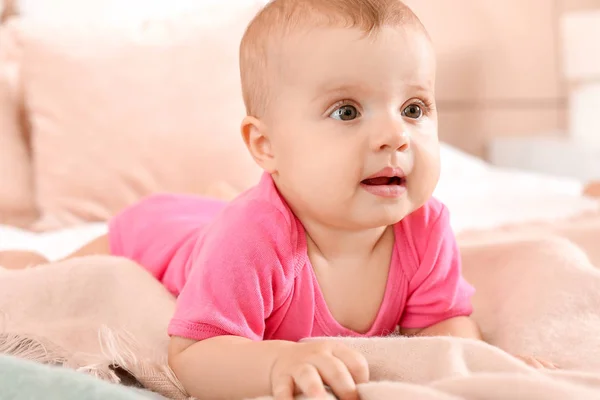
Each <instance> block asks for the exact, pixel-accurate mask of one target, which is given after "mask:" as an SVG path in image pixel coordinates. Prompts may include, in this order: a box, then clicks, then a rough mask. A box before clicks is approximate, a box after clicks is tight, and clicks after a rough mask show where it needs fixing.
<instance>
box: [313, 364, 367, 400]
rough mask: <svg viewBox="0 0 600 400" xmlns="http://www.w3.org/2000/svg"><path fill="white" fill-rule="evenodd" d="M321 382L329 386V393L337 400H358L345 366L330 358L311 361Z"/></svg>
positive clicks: (353, 384)
mask: <svg viewBox="0 0 600 400" xmlns="http://www.w3.org/2000/svg"><path fill="white" fill-rule="evenodd" d="M313 364H314V365H315V367H317V370H318V371H319V375H321V379H323V382H324V383H326V384H327V385H329V387H330V388H331V391H332V392H333V393H334V394H335V395H336V397H337V398H338V399H339V400H358V392H357V391H356V384H355V383H354V378H353V377H352V375H351V374H350V371H348V368H347V367H346V365H345V364H344V363H343V362H342V361H341V360H340V359H339V358H336V357H334V356H333V355H332V356H329V357H321V358H318V359H316V360H314V361H313Z"/></svg>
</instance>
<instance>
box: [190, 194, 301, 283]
mask: <svg viewBox="0 0 600 400" xmlns="http://www.w3.org/2000/svg"><path fill="white" fill-rule="evenodd" d="M300 250H301V236H300V231H299V229H298V226H297V221H296V219H295V218H294V215H293V213H292V212H291V210H290V209H289V208H288V207H287V206H286V204H285V203H284V202H283V201H282V200H281V199H280V198H279V197H278V196H277V193H273V192H272V191H270V190H268V188H266V190H265V188H257V189H256V190H250V191H248V192H246V193H244V194H243V195H241V196H239V197H238V198H236V199H234V200H233V201H231V202H230V203H229V204H228V205H227V206H226V207H225V208H224V209H223V210H222V212H220V213H219V214H218V215H217V216H216V217H215V219H214V220H213V221H212V222H211V223H210V225H209V226H208V227H207V229H205V230H204V232H203V233H202V235H201V239H200V242H199V243H198V245H197V246H196V251H197V252H199V253H201V254H202V255H203V256H204V257H207V258H210V259H211V260H212V261H213V262H217V261H218V260H221V259H227V260H228V261H227V262H231V263H235V264H237V265H246V266H250V265H252V266H254V267H256V268H257V269H259V270H270V271H271V272H273V271H274V270H279V271H281V272H282V273H283V275H285V276H287V277H292V276H294V275H295V273H296V272H297V271H296V266H297V265H298V263H299V258H300V257H301V256H302V252H301V251H300ZM219 262H220V261H219ZM217 263H218V262H217ZM277 266H278V267H279V268H278V267H277Z"/></svg>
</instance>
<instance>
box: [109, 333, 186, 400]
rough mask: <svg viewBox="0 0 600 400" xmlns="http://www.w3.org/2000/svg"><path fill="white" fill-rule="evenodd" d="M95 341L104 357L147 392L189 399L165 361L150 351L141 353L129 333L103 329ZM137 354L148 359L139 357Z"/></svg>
mask: <svg viewBox="0 0 600 400" xmlns="http://www.w3.org/2000/svg"><path fill="white" fill-rule="evenodd" d="M98 338H99V341H100V348H101V351H102V354H103V355H104V357H106V359H107V360H110V361H111V364H113V365H117V366H119V367H121V368H123V369H124V370H125V371H127V372H129V373H130V374H131V375H133V376H134V377H135V378H136V379H137V380H138V381H139V382H140V383H141V384H142V385H143V386H144V387H145V388H146V389H149V390H152V391H154V392H157V393H159V394H161V395H163V396H165V397H167V398H169V399H174V400H179V399H181V400H185V399H190V397H189V396H188V395H187V394H186V392H185V390H184V389H183V386H182V385H181V383H180V382H179V381H178V380H177V378H176V377H175V374H174V373H173V371H172V370H171V368H169V365H168V362H167V359H166V357H165V356H163V355H159V354H156V352H153V351H150V352H148V351H145V352H144V351H142V350H144V349H142V346H141V345H140V343H139V342H138V341H137V340H135V338H134V337H133V336H132V335H131V334H130V333H129V332H127V331H121V332H115V331H113V330H111V329H110V328H108V327H105V326H103V327H101V328H100V330H99V332H98ZM140 354H147V355H146V356H145V357H140Z"/></svg>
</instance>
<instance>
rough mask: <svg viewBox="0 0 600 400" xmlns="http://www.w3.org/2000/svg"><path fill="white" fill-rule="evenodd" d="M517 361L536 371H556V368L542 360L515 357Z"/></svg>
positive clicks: (531, 357)
mask: <svg viewBox="0 0 600 400" xmlns="http://www.w3.org/2000/svg"><path fill="white" fill-rule="evenodd" d="M515 357H517V358H518V359H519V360H521V361H523V362H524V363H525V364H527V365H529V366H531V367H534V368H537V369H544V368H547V369H558V366H556V365H555V364H553V363H551V362H550V361H546V360H544V359H542V358H538V357H533V356H515Z"/></svg>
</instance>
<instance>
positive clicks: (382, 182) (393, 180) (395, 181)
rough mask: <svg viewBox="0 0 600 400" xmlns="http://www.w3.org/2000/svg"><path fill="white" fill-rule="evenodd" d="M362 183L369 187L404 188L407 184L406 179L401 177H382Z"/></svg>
mask: <svg viewBox="0 0 600 400" xmlns="http://www.w3.org/2000/svg"><path fill="white" fill-rule="evenodd" d="M361 183H362V184H363V185H367V186H404V185H405V184H406V178H405V177H399V176H380V177H377V178H370V179H364V180H363V181H361Z"/></svg>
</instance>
